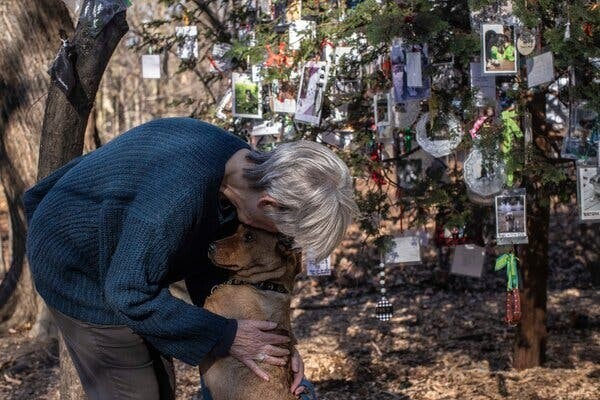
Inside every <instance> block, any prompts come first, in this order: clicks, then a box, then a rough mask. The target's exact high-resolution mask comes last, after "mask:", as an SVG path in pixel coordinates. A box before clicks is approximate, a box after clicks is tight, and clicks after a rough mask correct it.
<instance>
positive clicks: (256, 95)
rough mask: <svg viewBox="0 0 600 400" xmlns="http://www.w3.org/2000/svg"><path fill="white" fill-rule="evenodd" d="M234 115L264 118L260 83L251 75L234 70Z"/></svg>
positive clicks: (232, 81)
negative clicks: (254, 80)
mask: <svg viewBox="0 0 600 400" xmlns="http://www.w3.org/2000/svg"><path fill="white" fill-rule="evenodd" d="M231 83H232V87H233V89H232V92H233V110H232V114H233V116H234V117H241V118H254V119H262V99H261V90H260V85H259V84H258V83H256V82H253V81H252V79H251V77H250V75H248V74H240V73H237V72H234V73H233V74H231Z"/></svg>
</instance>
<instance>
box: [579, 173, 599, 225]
mask: <svg viewBox="0 0 600 400" xmlns="http://www.w3.org/2000/svg"><path fill="white" fill-rule="evenodd" d="M577 202H578V203H579V219H580V220H581V221H582V222H590V221H600V168H598V167H596V166H586V165H579V166H578V167H577Z"/></svg>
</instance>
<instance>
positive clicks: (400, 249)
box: [384, 236, 421, 265]
mask: <svg viewBox="0 0 600 400" xmlns="http://www.w3.org/2000/svg"><path fill="white" fill-rule="evenodd" d="M393 241H394V246H393V248H392V249H391V250H390V251H389V252H388V253H386V254H385V257H384V260H385V263H386V264H388V265H393V264H406V265H409V264H421V246H420V244H419V237H417V236H400V237H395V238H394V239H393Z"/></svg>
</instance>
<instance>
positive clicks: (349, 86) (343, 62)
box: [331, 46, 362, 95]
mask: <svg viewBox="0 0 600 400" xmlns="http://www.w3.org/2000/svg"><path fill="white" fill-rule="evenodd" d="M360 60H361V57H360V53H359V52H358V50H357V49H356V48H354V47H350V46H337V47H335V49H334V50H333V61H334V65H335V79H334V80H333V84H332V87H331V93H332V94H335V95H356V94H357V93H360V91H361V88H362V73H361V69H360Z"/></svg>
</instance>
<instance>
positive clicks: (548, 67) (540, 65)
mask: <svg viewBox="0 0 600 400" xmlns="http://www.w3.org/2000/svg"><path fill="white" fill-rule="evenodd" d="M526 63H527V87H528V88H532V87H535V86H539V85H543V84H544V83H548V82H552V81H553V80H554V56H553V55H552V52H550V51H547V52H545V53H542V54H539V55H537V56H533V57H530V58H528V59H527V61H526Z"/></svg>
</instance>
